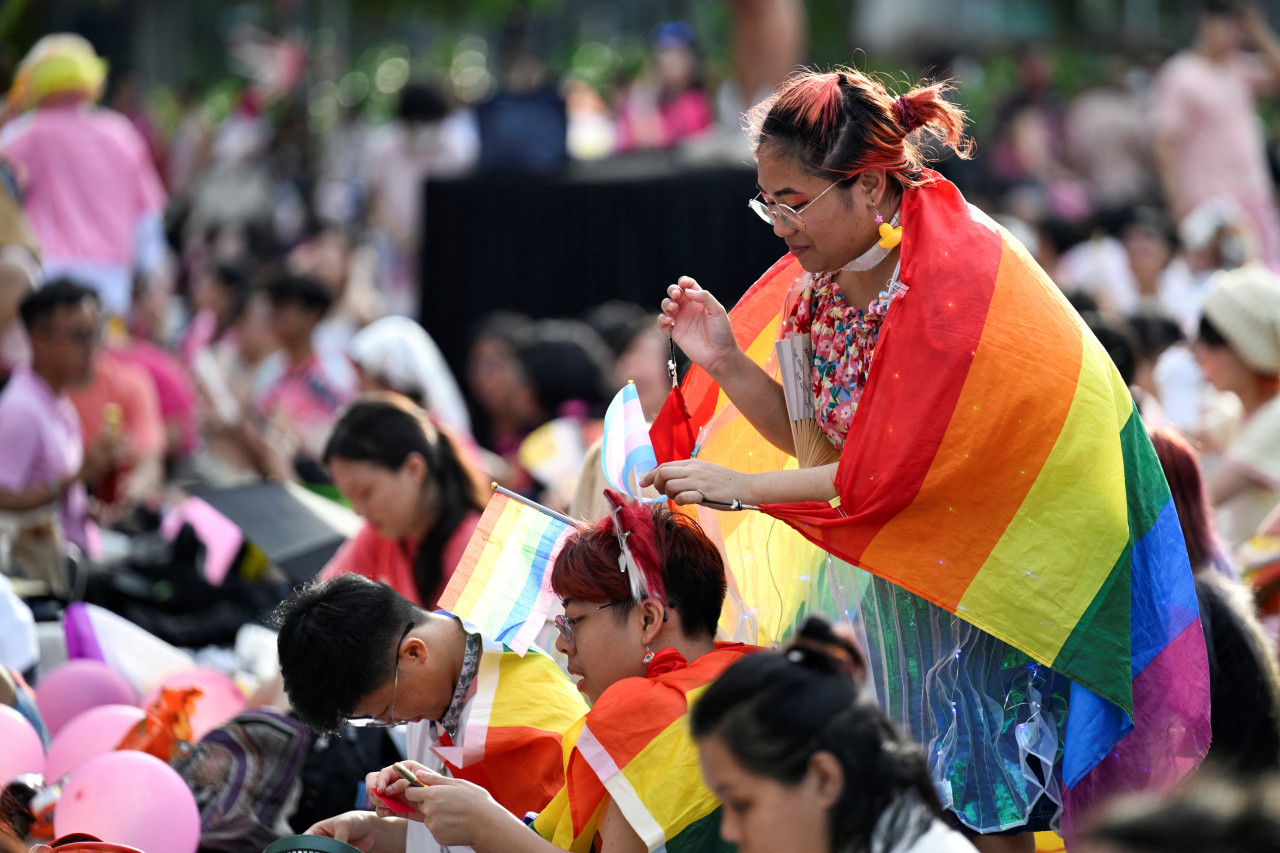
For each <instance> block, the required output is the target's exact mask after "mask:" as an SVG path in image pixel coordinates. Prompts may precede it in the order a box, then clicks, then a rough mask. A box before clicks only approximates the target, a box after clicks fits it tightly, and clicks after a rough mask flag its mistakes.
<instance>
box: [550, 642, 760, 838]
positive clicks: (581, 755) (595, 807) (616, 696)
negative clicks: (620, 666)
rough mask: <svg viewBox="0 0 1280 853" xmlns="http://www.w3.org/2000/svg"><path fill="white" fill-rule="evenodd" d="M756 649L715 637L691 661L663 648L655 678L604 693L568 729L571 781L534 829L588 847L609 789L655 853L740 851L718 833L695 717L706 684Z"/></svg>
mask: <svg viewBox="0 0 1280 853" xmlns="http://www.w3.org/2000/svg"><path fill="white" fill-rule="evenodd" d="M757 650H758V649H757V647H756V646H748V645H744V644H742V643H717V644H716V648H715V650H714V651H711V652H708V653H707V654H705V655H703V656H702V657H699V658H695V659H694V660H693V661H692V662H689V663H686V662H685V659H684V658H683V657H681V656H680V655H679V654H678V653H677V652H676V651H675V649H664V650H663V651H662V652H660V653H659V654H658V655H657V656H656V657H655V658H654V659H653V661H652V662H651V663H650V665H649V677H647V678H624V679H622V680H621V681H618V682H616V683H615V684H613V685H612V686H610V687H609V688H608V689H607V690H605V692H604V693H603V694H602V695H601V696H600V699H599V701H597V702H596V704H595V705H593V706H592V708H591V710H590V711H589V712H587V715H586V716H585V717H583V718H582V720H580V721H579V722H578V724H577V725H575V726H574V727H572V728H571V729H569V730H568V731H567V732H565V735H564V742H563V743H564V762H565V764H564V766H565V786H564V788H563V789H562V790H561V791H560V793H558V794H556V796H555V798H554V799H552V801H551V803H550V805H548V806H547V807H546V808H545V809H543V810H542V813H541V814H539V815H538V818H537V820H535V821H534V823H533V828H534V830H535V831H536V832H537V833H538V834H539V835H541V836H542V837H543V838H545V839H546V840H548V841H550V842H551V843H553V844H555V845H556V846H557V847H560V848H563V849H565V850H571V851H574V853H588V851H590V850H591V845H592V842H593V841H594V840H595V836H596V833H597V832H598V831H599V829H600V821H601V819H602V818H603V817H604V806H605V802H606V795H608V798H609V799H612V801H613V802H614V803H615V804H617V806H618V809H619V810H620V811H621V812H622V815H623V817H624V818H626V821H627V823H628V824H629V825H630V826H631V828H632V829H633V830H635V832H636V834H637V835H639V836H640V839H641V840H642V841H644V843H645V845H646V846H647V847H648V849H649V850H650V851H655V850H665V851H667V853H690V852H691V851H696V853H707V852H708V851H719V850H725V851H729V850H733V849H735V848H734V847H733V845H729V844H725V843H724V842H722V841H721V840H720V837H719V836H720V803H719V801H718V800H716V798H715V797H714V796H713V795H712V793H711V791H709V790H708V789H707V786H706V783H705V782H703V781H702V771H701V767H700V765H699V763H698V749H697V746H696V745H695V744H694V742H693V737H692V736H691V735H690V733H689V721H688V719H687V716H688V713H689V709H690V708H691V707H692V706H693V703H694V702H696V701H697V699H698V697H700V696H701V695H702V693H703V691H705V690H706V688H707V685H708V684H710V683H711V682H712V681H714V680H715V678H716V677H717V676H718V675H720V673H722V672H724V671H725V670H726V669H727V668H728V667H729V666H730V665H731V664H733V663H734V662H735V661H737V660H739V659H740V658H742V656H743V655H746V654H750V653H751V652H754V651H757ZM637 709H643V713H637Z"/></svg>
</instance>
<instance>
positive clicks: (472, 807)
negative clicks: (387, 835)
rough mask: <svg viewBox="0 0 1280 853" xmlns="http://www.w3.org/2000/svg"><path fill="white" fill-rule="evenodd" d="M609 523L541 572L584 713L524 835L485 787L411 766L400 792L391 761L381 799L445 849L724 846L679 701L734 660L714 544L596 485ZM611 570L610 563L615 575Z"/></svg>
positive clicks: (619, 850) (685, 705)
mask: <svg viewBox="0 0 1280 853" xmlns="http://www.w3.org/2000/svg"><path fill="white" fill-rule="evenodd" d="M606 495H607V496H608V498H609V502H610V504H611V507H612V511H611V513H610V515H609V517H607V518H605V519H603V520H601V521H600V522H598V523H597V524H594V525H592V526H591V527H586V528H583V529H582V530H580V531H579V532H577V533H576V534H574V535H573V537H572V538H570V539H569V540H568V541H567V542H566V544H565V545H564V547H563V548H562V550H561V551H560V554H559V556H558V557H557V558H556V561H555V566H554V568H553V569H552V574H551V587H552V589H553V590H554V591H555V594H556V595H557V596H559V597H560V599H561V600H562V601H563V602H564V615H563V616H559V617H557V618H556V626H557V627H558V628H559V629H560V636H559V639H558V640H557V641H556V648H557V649H558V650H559V651H560V652H561V653H562V654H564V655H566V656H567V658H568V671H569V674H570V675H571V676H575V677H577V678H578V679H579V681H578V690H579V691H581V692H582V693H583V694H584V695H585V696H586V697H587V698H588V699H589V700H590V702H591V710H590V711H588V712H587V714H586V716H584V717H583V718H582V719H581V720H580V721H579V722H578V723H577V724H576V725H574V726H571V727H570V728H569V730H568V731H567V732H566V733H565V736H564V737H565V740H564V772H565V786H564V788H563V789H562V790H561V791H560V793H558V794H557V795H556V796H555V797H554V798H553V799H552V800H551V803H550V804H549V805H548V806H547V807H546V808H545V809H543V810H542V812H541V813H540V814H538V815H537V816H536V818H534V819H533V821H532V828H533V830H534V832H530V831H529V828H528V827H526V826H524V825H522V824H521V823H520V821H517V820H514V819H513V818H512V817H511V815H510V814H508V813H505V812H504V811H503V810H502V809H501V807H499V806H498V805H497V804H496V803H495V802H494V801H493V799H492V798H491V797H490V796H489V795H488V794H486V793H485V791H484V790H483V789H481V788H479V787H477V786H475V785H469V784H467V783H465V782H462V781H460V780H456V779H448V778H445V777H443V776H439V775H436V774H432V773H430V772H429V771H427V770H426V768H423V767H421V766H420V765H414V764H410V765H409V766H410V767H411V768H412V769H413V770H414V771H415V772H416V773H417V775H418V777H419V778H420V779H421V780H422V781H424V782H425V783H426V785H427V787H425V788H411V787H408V783H407V782H405V781H402V780H400V776H399V775H398V774H397V773H396V772H395V771H394V770H392V769H391V768H388V769H386V770H384V771H382V774H381V775H380V777H379V778H378V780H377V781H376V782H375V783H371V784H372V785H373V787H374V789H375V790H377V791H378V792H379V793H390V794H393V795H394V794H403V795H404V797H405V798H406V799H407V800H409V801H410V802H412V803H414V804H415V805H416V806H417V808H418V814H417V815H416V816H415V815H409V817H410V818H415V817H416V818H417V819H421V820H423V821H424V822H425V823H426V826H427V828H428V829H429V830H430V831H431V834H432V836H433V837H434V838H435V839H436V841H437V842H439V843H440V844H444V845H467V846H469V847H471V848H474V849H475V850H476V851H478V853H490V852H491V851H492V853H525V851H528V853H536V851H551V852H552V853H554V851H556V850H573V851H579V853H588V851H591V850H607V851H614V852H615V853H630V851H637V853H638V851H644V850H649V851H653V850H661V849H667V850H689V851H721V850H730V849H732V848H731V847H729V846H727V845H726V844H724V843H723V842H722V841H721V840H720V838H719V824H720V804H719V803H718V802H717V800H716V798H715V797H714V796H713V795H712V794H711V792H710V791H709V790H708V789H707V786H706V784H705V783H704V782H703V781H702V777H701V775H700V774H699V772H698V755H697V750H696V748H695V747H694V744H693V740H692V738H691V736H690V734H689V724H688V713H689V708H690V706H691V705H692V704H693V702H694V701H695V700H696V698H697V696H698V695H699V694H701V692H702V691H703V690H704V689H705V688H706V686H707V684H709V683H710V682H711V681H713V680H714V679H715V678H716V677H717V676H719V675H720V674H721V673H722V672H724V670H725V669H726V668H728V667H729V666H730V665H731V664H733V663H734V662H735V661H738V660H741V659H742V658H743V656H744V655H748V654H750V653H752V652H756V651H758V649H757V648H756V647H755V646H749V645H744V644H741V643H721V642H716V639H715V636H716V626H717V623H718V621H719V619H720V610H721V607H722V606H723V604H724V598H725V591H726V585H727V581H726V579H725V571H724V562H723V560H722V558H721V556H720V552H719V551H718V550H717V549H716V546H715V545H714V544H713V543H712V542H711V540H709V539H708V538H707V536H706V535H705V534H704V533H703V532H702V530H701V529H700V528H699V527H698V526H697V524H695V523H693V522H692V521H690V520H689V519H688V518H687V517H685V516H683V515H680V514H676V513H672V512H671V511H670V510H669V509H667V507H666V505H665V504H649V505H644V504H637V503H634V502H629V501H627V500H626V499H624V498H622V497H621V496H619V495H618V494H617V493H615V492H606ZM619 567H622V571H619Z"/></svg>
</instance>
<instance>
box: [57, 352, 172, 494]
mask: <svg viewBox="0 0 1280 853" xmlns="http://www.w3.org/2000/svg"><path fill="white" fill-rule="evenodd" d="M68 396H70V398H71V402H72V403H73V404H74V405H75V407H76V413H77V414H78V415H79V417H80V425H81V427H82V429H83V431H84V444H85V447H86V448H88V447H90V446H92V445H93V443H94V442H95V441H97V440H98V439H99V437H101V436H112V437H114V438H115V439H116V440H117V441H121V442H122V443H123V444H124V451H123V458H122V460H121V464H120V465H119V466H117V467H116V468H115V469H113V470H111V471H109V472H107V473H106V475H104V476H102V477H100V478H99V479H98V480H97V481H94V482H90V483H89V487H90V488H91V489H92V490H93V494H94V496H95V497H96V498H98V500H100V501H102V503H103V504H105V505H107V506H110V507H113V508H114V511H115V514H116V515H120V514H121V513H120V510H122V509H123V508H125V507H129V506H136V505H138V504H158V502H159V493H160V489H161V485H162V483H163V481H164V456H165V425H164V416H163V414H162V413H161V409H160V397H159V394H158V392H157V390H156V384H155V381H154V380H153V379H152V378H151V374H149V373H148V372H147V370H146V369H145V368H144V367H142V366H141V365H138V364H134V363H133V362H132V361H130V360H129V359H127V358H126V357H125V356H124V355H123V354H122V353H121V352H120V351H119V350H117V349H115V348H114V347H108V348H106V349H103V350H102V351H101V352H100V353H99V354H98V367H97V370H95V371H94V373H93V378H92V379H91V380H90V381H89V382H88V383H87V384H85V385H83V386H81V387H79V388H76V389H74V390H72V391H71V392H70V393H69V395H68Z"/></svg>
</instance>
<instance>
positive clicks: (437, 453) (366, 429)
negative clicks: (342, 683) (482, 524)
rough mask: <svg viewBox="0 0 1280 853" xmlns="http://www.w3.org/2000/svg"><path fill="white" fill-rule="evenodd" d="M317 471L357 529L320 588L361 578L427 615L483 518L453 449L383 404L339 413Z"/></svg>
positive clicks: (413, 414) (395, 399) (407, 407)
mask: <svg viewBox="0 0 1280 853" xmlns="http://www.w3.org/2000/svg"><path fill="white" fill-rule="evenodd" d="M324 464H325V466H326V467H327V468H328V469H329V474H330V476H332V477H333V481H334V482H335V483H336V484H337V486H338V489H339V490H340V491H341V492H342V494H343V495H345V496H346V498H347V500H349V501H350V502H351V507H352V509H354V510H355V511H356V512H357V513H359V514H360V515H361V516H362V517H363V518H364V520H365V523H364V526H363V527H362V528H361V529H360V531H359V532H358V533H356V535H355V537H354V538H352V539H351V540H350V541H349V542H347V543H346V544H344V545H343V546H342V548H340V549H339V550H338V553H336V554H334V556H333V559H332V560H330V561H329V564H328V565H327V566H325V567H324V569H323V570H322V571H321V572H320V578H321V580H328V579H329V578H333V577H337V576H338V575H341V574H350V573H354V574H360V575H364V576H365V577H369V578H373V579H374V580H379V581H383V582H385V583H388V584H390V585H391V586H392V588H394V589H395V590H396V592H398V593H400V594H401V595H403V596H404V597H405V598H407V599H409V600H410V601H412V602H413V603H414V604H417V605H420V606H426V607H435V604H436V600H437V599H438V598H439V597H440V593H442V592H443V591H444V588H445V586H446V585H447V584H448V583H449V578H450V577H451V576H452V575H453V570H454V568H455V567H456V566H457V565H458V561H459V560H461V559H462V554H463V552H464V551H465V550H466V548H467V542H469V541H470V540H471V534H472V532H473V531H474V530H475V528H476V523H477V522H479V520H480V513H481V512H482V510H483V509H484V502H483V498H482V497H481V492H482V486H481V484H480V480H479V477H478V475H477V474H476V473H475V472H474V471H473V470H472V469H471V467H470V466H469V465H468V464H467V463H466V461H464V459H463V458H462V457H461V456H460V455H459V454H458V449H457V448H456V447H455V446H454V443H453V441H452V440H451V439H450V438H449V437H448V436H447V435H445V434H444V433H443V432H440V431H439V430H437V429H436V428H435V426H433V425H432V422H431V420H430V419H429V418H428V417H426V415H425V414H424V413H423V412H422V411H421V410H420V409H417V408H416V407H415V406H413V405H412V404H411V403H410V402H409V401H408V400H407V399H405V398H403V397H400V396H399V395H395V394H383V395H381V396H378V397H370V398H366V399H363V400H360V401H359V402H356V403H353V404H352V405H351V407H350V408H348V409H347V410H346V411H345V412H343V413H342V417H340V418H339V419H338V423H337V424H336V425H334V428H333V434H332V435H330V436H329V442H328V444H327V445H326V446H325V449H324Z"/></svg>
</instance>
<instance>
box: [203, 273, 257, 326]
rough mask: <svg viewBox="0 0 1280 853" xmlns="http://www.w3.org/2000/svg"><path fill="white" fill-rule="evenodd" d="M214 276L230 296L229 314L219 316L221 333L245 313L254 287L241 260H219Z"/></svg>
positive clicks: (228, 299)
mask: <svg viewBox="0 0 1280 853" xmlns="http://www.w3.org/2000/svg"><path fill="white" fill-rule="evenodd" d="M213 278H214V280H215V281H217V282H218V285H219V286H220V287H222V288H223V289H224V290H225V291H226V292H227V297H228V298H227V315H226V317H219V318H218V322H219V324H220V325H219V327H218V333H219V334H221V333H223V332H225V331H226V330H227V329H228V328H230V327H231V326H233V325H235V322H236V321H237V320H239V319H240V317H241V316H243V315H244V312H245V309H246V308H247V307H248V305H249V297H250V296H252V295H253V288H252V287H250V284H249V271H248V269H247V268H246V265H245V264H244V263H242V262H240V261H235V260H223V261H218V262H217V263H216V264H214V266H213Z"/></svg>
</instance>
